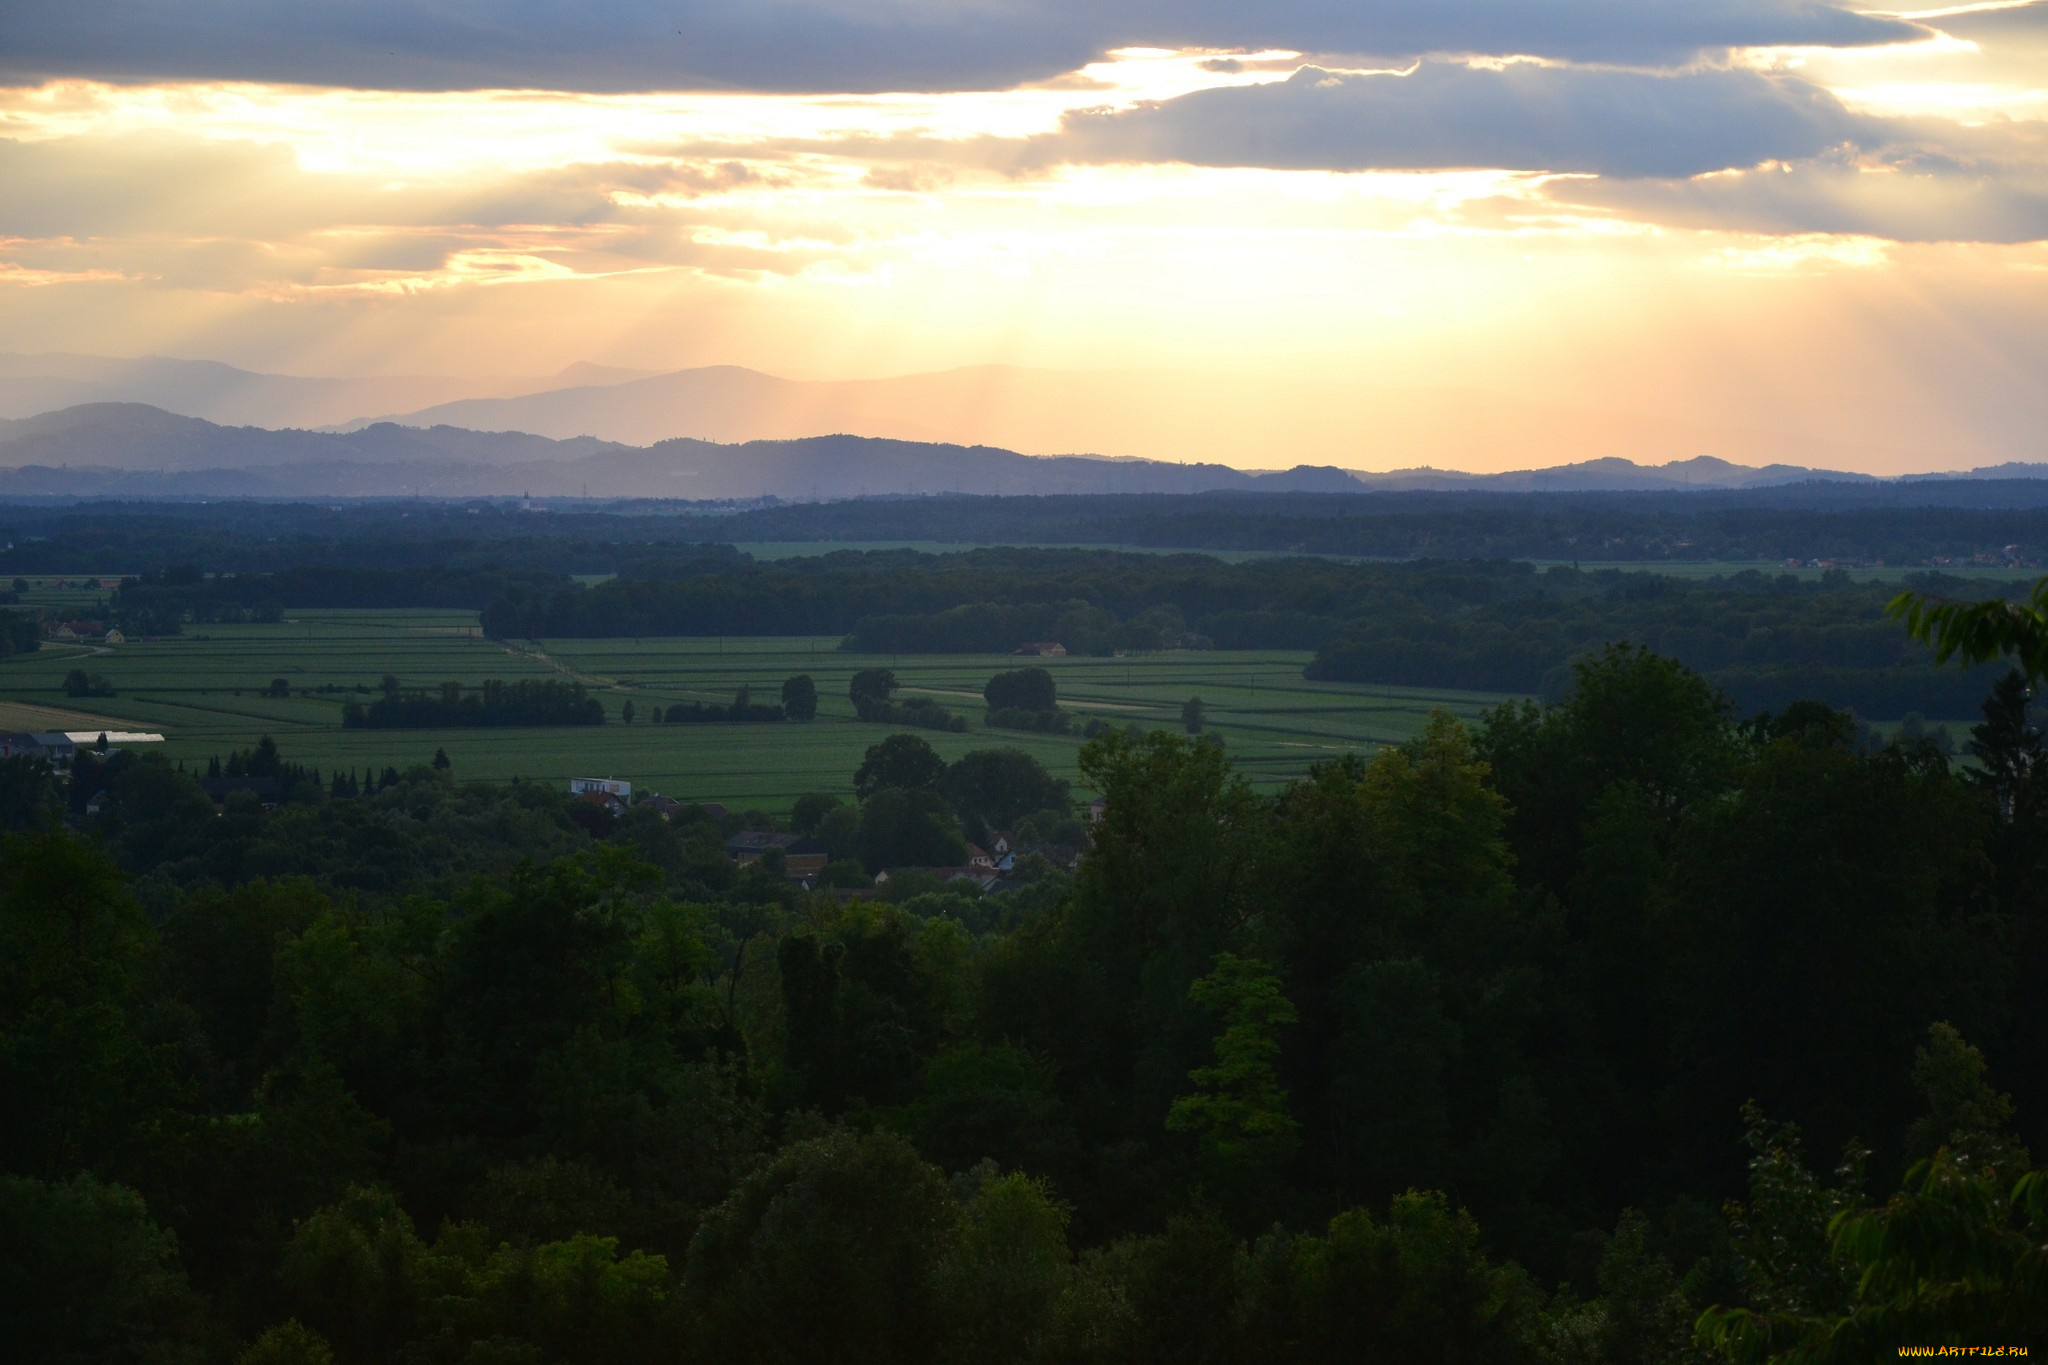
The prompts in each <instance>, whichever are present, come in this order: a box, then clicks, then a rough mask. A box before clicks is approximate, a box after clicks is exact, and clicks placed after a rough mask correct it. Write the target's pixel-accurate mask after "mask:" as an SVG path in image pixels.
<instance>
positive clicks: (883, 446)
mask: <svg viewBox="0 0 2048 1365" xmlns="http://www.w3.org/2000/svg"><path fill="white" fill-rule="evenodd" d="M2022 469H2031V470H2034V471H2037V472H2038V474H2039V475H2041V476H2044V477H2048V466H2042V465H2032V466H2001V467H2000V468H1999V469H1998V470H1996V471H1981V473H1982V474H1983V475H1985V476H1990V477H1997V478H2005V479H2012V478H2016V477H2024V476H2022V475H2020V474H2019V473H2018V471H2019V470H2022ZM1819 481H1825V482H1831V483H1842V484H1876V483H1878V482H1880V481H1879V480H1875V479H1872V478H1870V477H1869V476H1867V475H1862V474H1840V473H1835V472H1832V471H1828V470H1820V469H1808V468H1804V467H1801V466H1793V465H1767V466H1763V467H1760V468H1757V467H1750V466H1745V465H1739V464H1733V463H1730V462H1729V461H1726V460H1720V459H1714V458H1709V457H1699V458H1695V459H1691V460H1680V461H1674V462H1672V463H1670V464H1665V465H1640V464H1636V463H1634V462H1632V461H1629V460H1624V459H1618V458H1608V459H1598V460H1586V461H1581V462H1578V463H1574V464H1566V465H1558V466H1554V467H1552V468H1548V469H1529V470H1522V471H1518V472H1514V473H1508V474H1489V475H1475V474H1461V473H1457V472H1455V471H1441V470H1432V469H1411V470H1402V471H1398V472H1396V473H1391V474H1377V473H1359V472H1355V471H1349V470H1343V469H1337V468H1332V467H1330V466H1327V465H1297V466H1295V467H1294V468H1292V469H1287V470H1272V471H1248V470H1242V469H1233V468H1231V467H1230V466H1228V465H1222V464H1206V463H1205V464H1179V463H1173V462H1169V461H1163V460H1136V459H1105V458H1102V457H1099V456H1090V455H1022V454H1019V453H1017V452H1016V451H1013V450H1005V449H1002V448H1000V447H995V446H981V445H977V446H968V445H956V444H950V443H946V442H933V441H907V440H896V439H890V438H882V437H865V436H845V435H839V436H807V437H802V438H798V439H793V440H757V441H747V442H740V443H720V442H716V441H704V440H696V439H691V438H679V439H675V440H667V441H658V442H655V443H653V444H651V445H645V446H635V445H626V444H621V443H619V442H614V441H602V440H597V439H594V438H592V437H587V436H586V437H573V438H569V439H563V440H556V439H553V438H550V437H547V436H535V435H529V434H527V433H524V432H517V431H513V432H485V431H472V430H468V429H466V428H462V427H453V426H435V427H428V428H419V427H410V426H400V425H397V424H395V423H389V422H383V423H377V424H375V425H372V426H367V427H362V428H359V429H356V430H353V431H346V432H317V431H300V430H290V431H268V430H265V429H263V428H261V427H228V426H220V425H217V424H215V423H212V422H205V421H201V420H199V419H197V418H191V417H180V416H177V415H176V414H173V413H168V412H164V411H162V410H161V409H158V408H153V407H149V406H146V405H143V404H138V403H90V404H84V405H81V406H78V407H74V408H67V409H65V410H64V411H62V412H55V413H45V414H43V415H41V416H37V417H29V418H21V419H15V420H8V421H0V496H17V497H25V496H57V495H63V494H80V495H116V494H118V495H121V496H135V497H151V496H165V497H186V496H190V497H305V496H313V497H401V496H418V497H505V496H517V495H521V494H528V493H530V494H533V495H534V496H537V497H550V498H561V497H583V496H587V497H592V498H675V499H687V500H700V501H701V500H716V499H750V498H760V497H766V496H774V497H778V498H783V499H786V500H795V501H806V500H822V499H838V498H854V497H862V496H869V495H875V496H920V495H935V494H947V493H961V494H983V495H991V494H993V495H1017V494H1062V493H1074V494H1103V493H1207V492H1226V491H1230V492H1288V493H1322V494H1343V493H1351V494H1359V493H1370V492H1374V491H1384V492H1398V491H1404V490H1425V489H1436V490H1446V489H1448V490H1460V489H1464V490H1472V491H1475V492H1482V491H1483V492H1492V493H1517V492H1560V493H1564V492H1581V493H1582V492H1603V491H1608V492H1656V491H1662V492H1671V491H1682V490H1687V489H1696V490H1701V491H1707V490H1721V491H1731V490H1742V489H1761V488H1768V487H1773V486H1782V485H1792V484H1801V483H1809V482H1819Z"/></svg>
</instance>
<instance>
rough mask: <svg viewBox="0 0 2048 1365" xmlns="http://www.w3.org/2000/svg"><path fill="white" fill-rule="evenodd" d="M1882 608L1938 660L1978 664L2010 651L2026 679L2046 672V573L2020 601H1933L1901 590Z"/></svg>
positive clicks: (2047, 661)
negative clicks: (2032, 590)
mask: <svg viewBox="0 0 2048 1365" xmlns="http://www.w3.org/2000/svg"><path fill="white" fill-rule="evenodd" d="M1885 614H1886V615H1887V616H1890V617H1891V618H1892V619H1893V620H1901V619H1903V620H1904V621H1905V623H1906V629H1907V630H1908V631H1910V632H1912V634H1913V635H1914V636H1915V637H1916V638H1918V639H1920V640H1923V641H1925V642H1926V643H1927V644H1928V645H1929V646H1930V647H1931V648H1932V649H1933V650H1934V657H1935V660H1936V662H1938V663H1947V662H1948V661H1949V660H1950V659H1959V660H1960V661H1961V662H1962V663H1964V664H1966V665H1968V664H1981V663H1988V662H1989V661H1991V660H1992V659H1996V658H1998V657H1999V656H2001V655H2004V654H2010V655H2012V656H2013V657H2014V659H2015V660H2016V661H2017V662H2018V664H2019V666H2020V668H2021V669H2022V670H2023V671H2024V672H2025V673H2026V675H2027V678H2028V679H2029V680H2030V681H2034V680H2038V679H2040V678H2043V677H2048V578H2043V579H2041V580H2040V581H2039V582H2037V583H2036V584H2034V592H2033V595H2032V596H2031V597H2030V598H2028V599H2027V600H2025V601H2021V602H2014V601H2010V600H2008V599H2006V598H2002V597H1994V598H1992V599H1990V600H1989V601H1985V602H1935V601H1930V600H1928V599H1927V598H1925V597H1922V596H1921V595H1920V594H1919V593H1917V592H1902V593H1900V594H1899V595H1898V596H1897V597H1894V598H1893V599H1892V600H1891V603H1890V605H1888V606H1887V607H1886V608H1885Z"/></svg>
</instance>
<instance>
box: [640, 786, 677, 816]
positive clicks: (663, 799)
mask: <svg viewBox="0 0 2048 1365" xmlns="http://www.w3.org/2000/svg"><path fill="white" fill-rule="evenodd" d="M640 804H641V805H643V806H646V807H648V808H649V809H650V810H652V811H654V812H655V814H657V815H659V816H660V817H661V818H662V819H664V820H667V819H671V818H673V817H674V815H675V813H676V812H677V811H679V810H681V809H682V808H683V803H682V802H680V801H678V800H676V799H675V798H674V797H673V796H663V795H661V793H659V792H656V793H655V794H654V795H653V796H650V797H648V798H647V799H646V800H645V801H642V802H641V803H640Z"/></svg>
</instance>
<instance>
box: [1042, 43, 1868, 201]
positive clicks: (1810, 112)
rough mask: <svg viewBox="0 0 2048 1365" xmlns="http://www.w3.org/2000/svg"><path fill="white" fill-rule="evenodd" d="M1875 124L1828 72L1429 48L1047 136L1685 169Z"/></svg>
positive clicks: (1087, 145) (1776, 155)
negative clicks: (1459, 58) (1497, 58)
mask: <svg viewBox="0 0 2048 1365" xmlns="http://www.w3.org/2000/svg"><path fill="white" fill-rule="evenodd" d="M1878 128H1879V125H1878V124H1876V123H1875V121H1873V120H1869V119H1864V118H1861V117H1859V116H1857V115H1855V114H1852V113H1850V112H1849V111H1848V110H1847V109H1844V108H1843V107H1842V104H1841V102H1840V101H1838V100H1837V99H1836V98H1835V97H1834V96H1833V95H1831V94H1829V93H1828V92H1827V91H1825V90H1823V89H1821V88H1820V87H1819V86H1816V85H1812V84H1809V83H1808V82H1805V81H1801V80H1796V79H1792V78H1788V77H1784V76H1771V75H1765V74H1763V73H1760V72H1755V71H1747V70H1739V69H1737V70H1729V69H1720V68H1705V69H1700V70H1694V71H1687V72H1680V73H1676V74H1654V73H1648V72H1641V71H1625V70H1616V69H1611V68H1601V67H1562V66H1540V65H1537V64H1534V63H1529V62H1516V63H1510V64H1508V65H1506V66H1504V67H1501V68H1494V67H1473V66H1467V65H1464V64H1462V63H1457V62H1447V61H1430V62H1424V63H1423V64H1421V65H1420V66H1419V67H1417V68H1416V69H1415V70H1414V71H1412V72H1410V73H1408V74H1370V75H1369V74H1359V73H1335V72H1329V71H1324V70H1322V69H1320V68H1318V67H1303V68H1302V69H1301V70H1299V71H1297V72H1296V73H1295V74H1294V75H1293V76H1292V77H1290V78H1289V79H1287V80H1286V81H1283V82H1279V83H1276V84H1271V85H1253V86H1237V87H1229V88H1219V89H1212V90H1202V91H1197V92H1195V93H1194V94H1190V95H1183V96H1181V97H1180V98H1178V99H1172V100H1163V101H1160V102H1158V103H1153V104H1145V105H1140V106H1138V107H1136V108H1133V109H1127V110H1120V111H1114V112H1102V113H1082V114H1076V115H1071V116H1069V118H1068V119H1067V120H1066V123H1065V125H1064V127H1063V128H1062V130H1061V132H1060V133H1058V134H1057V135H1055V136H1054V137H1052V138H1049V139H1046V140H1044V142H1042V143H1041V144H1040V145H1041V150H1042V151H1043V153H1044V154H1045V155H1047V156H1049V157H1052V158H1055V159H1059V160H1066V161H1082V162H1089V161H1111V162H1125V161H1135V162H1153V161H1179V162H1186V163H1188V164H1191V165H1198V166H1261V167H1271V168H1275V169H1283V170H1302V169H1323V170H1342V171H1357V170H1424V169H1437V168H1445V167H1488V168H1495V169H1502V170H1525V171H1557V172H1583V173H1592V174H1598V175H1608V176H1623V177H1642V176H1657V177H1674V176H1690V175H1697V174H1699V173H1701V172H1705V171H1715V170H1721V169H1723V168H1726V167H1730V166H1752V165H1755V164H1757V163H1758V162H1761V161H1767V160H1774V159H1786V160H1790V159H1797V158H1802V157H1809V156H1814V155H1816V154H1818V153H1820V152H1822V151H1824V150H1825V149H1827V148H1829V147H1831V146H1834V145H1836V144H1839V143H1842V142H1845V141H1859V140H1864V139H1869V138H1873V137H1875V136H1878V132H1877V130H1878Z"/></svg>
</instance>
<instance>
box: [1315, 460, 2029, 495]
mask: <svg viewBox="0 0 2048 1365" xmlns="http://www.w3.org/2000/svg"><path fill="white" fill-rule="evenodd" d="M1355 477H1356V478H1357V479H1358V480H1359V482H1361V483H1363V484H1365V485H1366V486H1367V487H1369V488H1378V489H1384V490H1388V491H1392V490H1399V489H1417V490H1420V489H1433V490H1445V489H1457V488H1483V489H1487V490H1488V491H1491V492H1496V493H1510V492H1526V493H1593V492H1617V493H1621V492H1629V493H1637V492H1670V491H1682V490H1685V489H1688V488H1702V489H1705V488H1763V487H1768V486H1770V485H1773V484H1782V483H1806V482H1809V481H1811V480H1816V479H1820V480H1826V481H1828V482H1831V483H1834V482H1849V483H1876V482H1878V480H1877V479H1876V478H1874V477H1872V476H1871V475H1869V474H1848V473H1843V472H1841V471H1838V470H1832V469H1808V468H1806V467H1805V466H1803V465H1789V464H1770V465H1764V466H1763V467H1761V468H1755V467H1752V466H1750V465H1740V464H1732V463H1730V462H1729V461H1727V460H1722V459H1717V458H1715V457H1714V456H1712V455H1696V456H1694V457H1693V458H1692V459H1690V460H1673V461H1671V462H1670V463H1669V464H1662V465H1640V464H1637V463H1636V462H1635V461H1633V460H1624V459H1621V458H1619V457H1618V456H1608V457H1607V458H1604V459H1599V460H1582V461H1579V462H1578V463H1576V464H1564V465H1555V466H1553V467H1551V468H1549V469H1521V470H1515V471H1512V472H1510V473H1506V474H1463V473H1459V472H1458V471H1456V470H1441V469H1400V470H1395V471H1393V472H1392V473H1387V474H1371V473H1365V472H1362V471H1359V472H1356V473H1355ZM2008 477H2009V476H2008Z"/></svg>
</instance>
